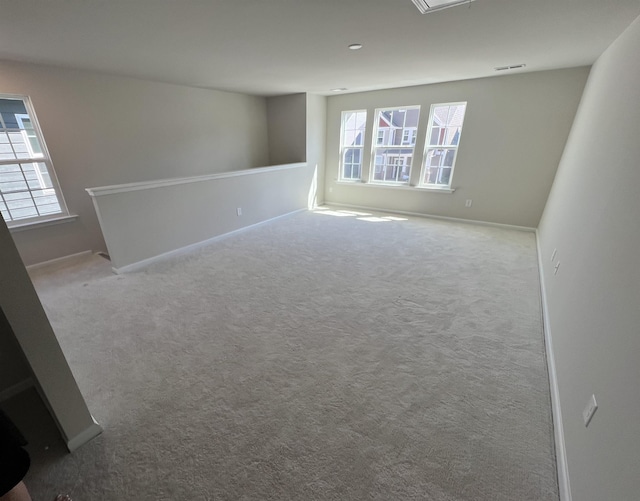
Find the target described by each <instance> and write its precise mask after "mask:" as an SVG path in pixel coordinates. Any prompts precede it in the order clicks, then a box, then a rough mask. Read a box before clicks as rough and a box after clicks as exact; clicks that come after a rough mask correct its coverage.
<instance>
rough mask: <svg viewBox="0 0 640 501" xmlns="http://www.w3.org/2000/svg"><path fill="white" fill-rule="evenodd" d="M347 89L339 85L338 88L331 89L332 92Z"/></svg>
mask: <svg viewBox="0 0 640 501" xmlns="http://www.w3.org/2000/svg"><path fill="white" fill-rule="evenodd" d="M345 90H347V88H346V87H338V88H337V89H331V92H342V91H345Z"/></svg>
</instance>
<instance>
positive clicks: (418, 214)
mask: <svg viewBox="0 0 640 501" xmlns="http://www.w3.org/2000/svg"><path fill="white" fill-rule="evenodd" d="M325 206H328V207H332V206H334V207H344V208H345V209H360V210H368V211H373V212H384V213H386V214H403V215H405V216H416V217H426V218H429V219H441V220H443V221H453V222H456V223H465V224H477V225H480V226H494V227H496V228H505V229H509V230H518V231H527V232H535V231H536V229H535V228H530V227H529V226H517V225H514V224H504V223H493V222H491V221H478V220H476V219H462V218H458V217H449V216H438V215H435V214H423V213H422V212H409V211H404V210H394V209H380V208H379V207H367V206H364V205H351V204H340V203H336V202H326V203H325Z"/></svg>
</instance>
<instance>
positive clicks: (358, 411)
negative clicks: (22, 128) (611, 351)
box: [21, 208, 558, 501]
mask: <svg viewBox="0 0 640 501" xmlns="http://www.w3.org/2000/svg"><path fill="white" fill-rule="evenodd" d="M32 275H33V276H32V278H33V280H34V283H35V285H36V289H37V290H38V293H39V295H40V298H41V300H42V302H43V304H44V306H45V309H46V311H47V314H48V315H49V318H50V320H51V323H52V325H53V327H54V330H55V331H56V334H57V336H58V338H59V340H60V343H61V346H62V348H63V350H64V352H65V354H66V356H67V358H68V360H69V364H70V366H71V368H72V370H73V372H74V375H75V376H76V378H77V380H78V383H79V385H80V388H81V390H82V392H83V394H84V395H85V398H86V399H87V402H88V405H89V408H90V409H91V411H92V413H93V414H94V416H95V417H96V419H97V420H98V422H100V424H101V425H102V426H103V427H104V430H105V431H104V433H103V434H102V435H101V436H100V437H98V438H97V439H95V440H93V441H92V442H90V443H89V444H87V445H86V446H84V447H82V448H81V449H79V450H77V451H76V452H75V453H73V454H65V452H64V447H63V446H62V444H61V443H60V441H59V440H57V441H56V440H55V439H52V438H51V436H52V434H47V433H44V432H41V433H40V434H38V433H37V432H35V431H34V432H33V436H32V444H31V446H30V447H31V449H30V450H31V453H32V455H33V467H32V470H31V472H30V473H29V476H28V477H27V482H28V485H29V486H30V488H31V490H32V492H33V494H34V500H35V501H39V500H43V501H46V500H48V499H50V498H52V494H54V493H56V492H67V493H69V494H71V495H72V496H73V497H74V500H75V501H98V500H101V501H105V500H114V501H116V500H123V499H135V500H214V499H215V500H405V499H407V500H409V499H416V500H433V501H462V500H465V501H467V500H468V501H483V500H487V501H507V500H508V501H527V500H532V501H533V500H535V501H540V500H554V501H557V500H558V488H557V479H556V473H555V459H554V447H553V428H552V420H551V411H550V397H549V383H548V378H547V372H546V365H545V356H544V343H543V330H542V322H541V306H540V297H539V282H538V272H537V261H536V247H535V236H534V235H533V234H532V233H525V232H519V231H512V230H507V229H501V228H493V227H484V226H475V225H468V224H462V223H453V222H444V221H437V220H429V219H423V218H411V217H391V216H388V215H375V214H368V213H357V212H353V211H347V210H339V209H329V208H321V209H319V210H316V211H309V212H301V213H296V214H294V215H290V216H287V217H284V218H281V219H278V220H275V221H272V222H269V223H266V224H263V225H261V226H258V227H254V228H252V229H250V230H247V231H244V232H241V233H237V234H234V235H232V236H228V237H225V238H222V239H220V240H219V241H217V242H215V243H213V244H212V245H209V246H207V247H206V248H203V249H201V250H199V251H197V252H194V253H191V254H188V255H183V256H180V257H177V258H173V259H170V260H167V261H164V262H161V263H157V264H155V265H152V266H150V267H148V268H146V269H145V270H143V271H140V272H134V273H129V274H124V275H113V274H112V273H111V271H110V263H109V262H108V261H106V260H105V259H104V258H102V257H100V256H91V257H88V258H85V259H82V260H80V261H77V262H74V263H70V264H66V265H65V266H57V267H55V268H50V269H40V270H37V271H34V272H33V274H32ZM21 398H23V399H28V398H30V397H29V396H28V395H26V396H25V395H23V396H22V397H21ZM28 438H29V437H28Z"/></svg>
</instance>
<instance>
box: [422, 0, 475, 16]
mask: <svg viewBox="0 0 640 501" xmlns="http://www.w3.org/2000/svg"><path fill="white" fill-rule="evenodd" d="M411 1H412V2H413V3H414V4H415V5H416V7H418V10H419V11H420V14H429V13H430V12H437V11H439V10H444V9H448V8H449V7H456V6H457V5H464V4H470V3H471V2H474V1H475V0H411Z"/></svg>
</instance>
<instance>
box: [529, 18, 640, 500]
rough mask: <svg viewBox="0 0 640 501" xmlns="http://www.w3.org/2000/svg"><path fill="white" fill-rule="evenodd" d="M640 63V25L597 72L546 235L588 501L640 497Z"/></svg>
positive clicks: (572, 425) (575, 460) (555, 323)
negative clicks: (585, 414) (589, 412)
mask: <svg viewBox="0 0 640 501" xmlns="http://www.w3.org/2000/svg"><path fill="white" fill-rule="evenodd" d="M638 54H640V18H639V19H637V20H636V21H635V22H634V23H633V24H632V25H631V26H630V27H629V28H628V29H627V31H626V32H624V33H623V34H622V35H621V36H620V38H619V39H618V40H617V41H616V42H614V44H613V45H612V46H611V47H610V48H609V49H608V50H607V51H606V52H605V53H604V54H603V55H602V56H601V57H600V58H599V59H598V61H597V62H596V64H595V65H594V66H593V69H592V71H591V75H590V77H589V80H588V83H587V86H586V88H585V91H584V96H583V98H582V102H581V104H580V107H579V109H578V113H577V115H576V119H575V123H574V125H573V128H572V131H571V135H570V137H569V139H568V142H567V145H566V149H565V152H564V155H563V157H562V161H561V163H560V166H559V169H558V173H557V176H556V179H555V182H554V185H553V189H552V190H551V194H550V196H549V201H548V203H547V206H546V208H545V211H544V215H543V217H542V220H541V223H540V228H539V234H540V246H541V250H542V252H541V258H542V263H543V275H544V281H545V285H546V293H547V298H546V299H547V313H548V317H549V326H550V334H551V336H552V340H553V350H554V352H555V364H556V371H557V376H558V387H559V393H560V402H561V410H562V416H563V428H564V434H565V444H566V450H567V460H568V470H569V478H570V483H571V490H572V494H573V499H574V500H576V501H602V500H605V499H606V500H612V501H614V500H615V501H632V500H637V499H640V494H639V492H640V307H639V300H640V262H639V257H640V252H639V249H640V224H639V221H640V196H638V187H640V108H639V106H638V103H640V58H638ZM556 248H557V250H558V252H557V257H556V258H555V262H556V263H557V262H560V267H559V269H558V274H557V275H554V273H553V272H554V263H552V262H551V255H552V253H553V250H554V249H556ZM592 394H595V395H596V399H597V401H598V404H599V406H600V408H599V410H598V411H597V412H596V414H595V416H594V418H593V420H592V422H591V424H590V425H589V427H588V428H585V426H584V424H583V421H582V415H581V413H582V410H583V409H584V407H585V406H586V404H587V400H588V399H589V397H590V396H591V395H592Z"/></svg>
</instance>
